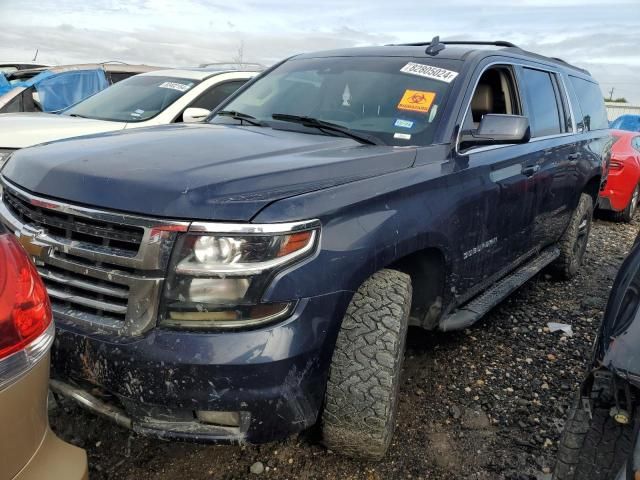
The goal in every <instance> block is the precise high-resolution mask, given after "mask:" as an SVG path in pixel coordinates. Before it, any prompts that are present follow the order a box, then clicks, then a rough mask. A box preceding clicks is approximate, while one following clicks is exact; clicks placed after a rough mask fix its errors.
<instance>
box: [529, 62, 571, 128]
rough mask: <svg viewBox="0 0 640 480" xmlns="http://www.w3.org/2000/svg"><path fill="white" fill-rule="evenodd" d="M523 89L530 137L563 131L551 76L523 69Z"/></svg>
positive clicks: (539, 71) (538, 71) (546, 73)
mask: <svg viewBox="0 0 640 480" xmlns="http://www.w3.org/2000/svg"><path fill="white" fill-rule="evenodd" d="M523 80H524V87H525V89H526V91H527V98H528V100H529V121H530V122H531V135H532V136H533V137H544V136H547V135H557V134H559V133H561V132H562V131H563V129H562V127H561V123H560V112H559V110H558V101H557V98H556V90H555V88H554V84H553V79H552V77H551V74H550V73H548V72H543V71H541V70H533V69H531V68H525V69H524V79H523Z"/></svg>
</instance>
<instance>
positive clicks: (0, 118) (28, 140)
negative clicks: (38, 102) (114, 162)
mask: <svg viewBox="0 0 640 480" xmlns="http://www.w3.org/2000/svg"><path fill="white" fill-rule="evenodd" d="M125 125H126V123H124V122H107V121H104V120H92V119H89V118H78V117H70V116H68V115H57V114H55V113H5V114H2V115H0V148H24V147H30V146H31V145H37V144H39V143H44V142H52V141H54V140H60V139H63V138H69V137H78V136H80V135H90V134H95V133H102V132H111V131H114V130H122V129H123V128H124V127H125Z"/></svg>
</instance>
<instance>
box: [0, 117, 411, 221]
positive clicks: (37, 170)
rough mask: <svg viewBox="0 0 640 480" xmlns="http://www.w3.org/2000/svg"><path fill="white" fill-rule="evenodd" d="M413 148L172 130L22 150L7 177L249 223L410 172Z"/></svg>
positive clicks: (77, 198) (49, 190) (116, 201)
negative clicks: (298, 199)
mask: <svg viewBox="0 0 640 480" xmlns="http://www.w3.org/2000/svg"><path fill="white" fill-rule="evenodd" d="M415 154H416V151H415V149H411V148H398V147H389V146H377V145H362V144H360V143H358V142H356V141H355V140H351V139H348V138H337V137H329V136H325V135H314V134H307V133H300V132H293V131H283V130H273V129H271V128H267V127H262V128H261V127H240V126H222V125H209V124H195V125H194V124H192V125H185V124H182V125H169V126H159V127H150V128H141V129H136V130H127V131H124V132H117V133H109V134H104V135H99V136H91V137H82V138H76V139H69V140H63V141H60V142H55V143H51V144H48V145H42V146H37V147H33V148H28V149H24V150H20V151H18V152H16V153H15V154H14V155H13V156H12V157H11V159H10V160H9V161H8V162H7V164H6V165H5V168H4V169H3V171H2V174H3V176H5V177H6V178H7V179H8V180H10V181H12V182H14V183H15V184H17V185H19V186H21V187H23V188H25V189H27V190H30V191H31V192H33V193H36V194H40V195H43V196H48V197H53V198H56V199H60V200H65V201H68V202H71V203H78V204H84V205H88V206H94V207H100V208H105V209H111V210H119V211H124V212H132V213H137V214H143V215H152V216H161V217H169V218H174V219H199V220H222V221H249V220H250V219H251V218H252V217H253V216H254V215H255V214H256V213H257V212H258V211H259V210H260V209H262V208H263V207H264V206H266V205H268V204H269V203H271V202H273V201H275V200H278V199H281V198H285V197H288V196H293V195H298V194H301V193H305V192H309V191H313V190H318V189H322V188H328V187H331V186H335V185H339V184H343V183H347V182H352V181H355V180H360V179H363V178H367V177H371V176H376V175H382V174H384V173H389V172H392V171H395V170H400V169H403V168H408V167H410V166H411V165H412V163H413V161H414V158H415Z"/></svg>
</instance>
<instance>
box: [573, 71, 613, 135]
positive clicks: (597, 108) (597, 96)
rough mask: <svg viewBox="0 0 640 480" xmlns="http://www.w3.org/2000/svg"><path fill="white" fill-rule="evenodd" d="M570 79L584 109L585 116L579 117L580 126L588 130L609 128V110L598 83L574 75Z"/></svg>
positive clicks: (581, 107)
mask: <svg viewBox="0 0 640 480" xmlns="http://www.w3.org/2000/svg"><path fill="white" fill-rule="evenodd" d="M569 80H570V81H571V85H573V88H574V90H575V92H576V95H577V97H578V102H579V103H580V109H581V110H582V116H583V117H582V119H578V128H583V129H584V130H587V131H589V130H601V129H603V128H609V122H608V121H607V111H606V109H605V107H604V99H603V97H602V92H601V91H600V87H599V86H598V84H597V83H593V82H588V81H587V80H583V79H581V78H577V77H572V76H569Z"/></svg>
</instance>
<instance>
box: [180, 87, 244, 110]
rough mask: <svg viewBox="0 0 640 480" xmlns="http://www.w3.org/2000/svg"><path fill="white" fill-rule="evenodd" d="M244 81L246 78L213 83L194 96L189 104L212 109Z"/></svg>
mask: <svg viewBox="0 0 640 480" xmlns="http://www.w3.org/2000/svg"><path fill="white" fill-rule="evenodd" d="M245 82H246V80H239V81H233V82H225V83H221V84H219V85H214V86H213V87H211V88H210V89H209V90H207V91H206V92H204V93H203V94H202V95H200V96H199V97H198V98H196V99H195V100H194V101H193V103H192V104H191V105H189V106H190V107H194V108H206V109H207V110H213V109H214V108H215V107H217V106H218V105H219V104H220V102H221V101H222V100H224V99H225V98H227V97H228V96H229V95H231V94H232V93H233V92H235V91H236V90H237V89H239V88H240V87H241V86H242V85H244V83H245Z"/></svg>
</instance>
